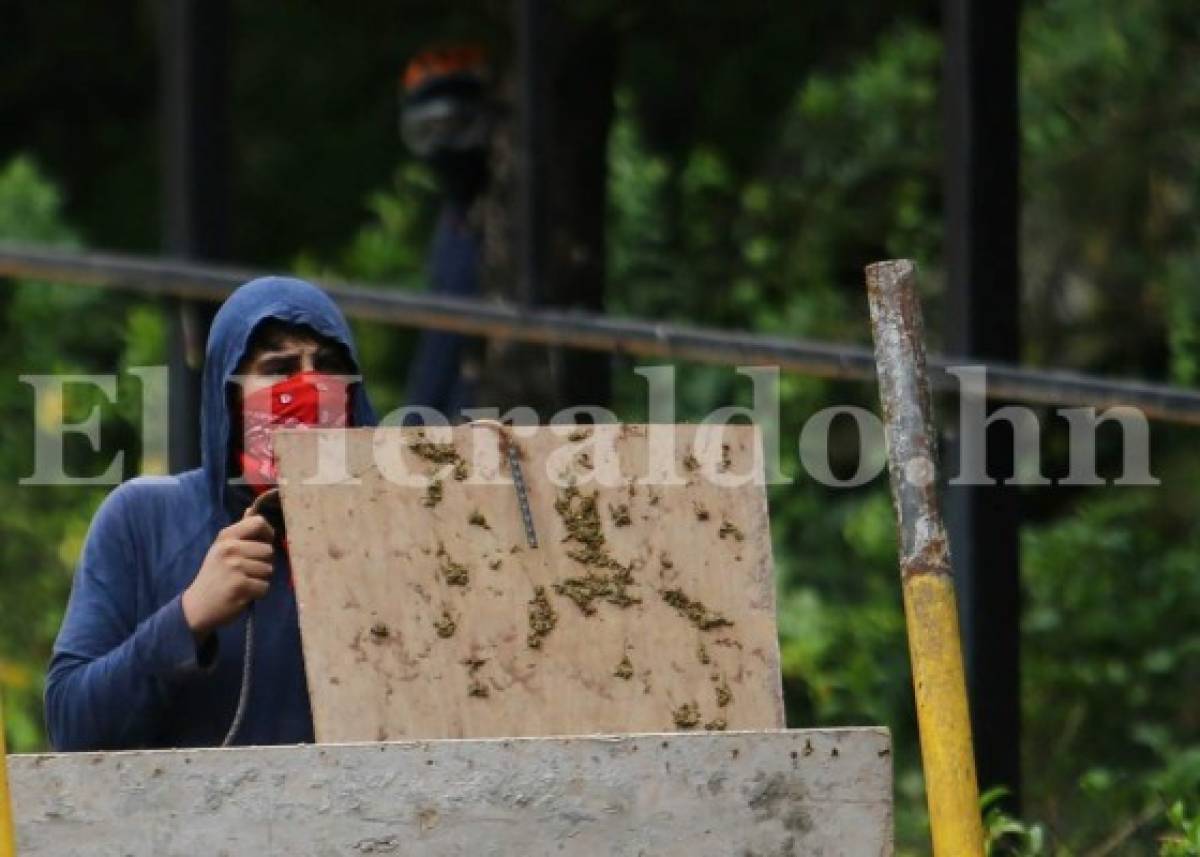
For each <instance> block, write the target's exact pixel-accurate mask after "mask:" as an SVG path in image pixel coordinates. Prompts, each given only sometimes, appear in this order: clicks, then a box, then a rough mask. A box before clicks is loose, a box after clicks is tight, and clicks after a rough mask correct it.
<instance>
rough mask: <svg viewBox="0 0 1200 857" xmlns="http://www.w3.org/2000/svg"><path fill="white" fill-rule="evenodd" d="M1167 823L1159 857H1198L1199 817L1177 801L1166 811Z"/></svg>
mask: <svg viewBox="0 0 1200 857" xmlns="http://www.w3.org/2000/svg"><path fill="white" fill-rule="evenodd" d="M1167 823H1168V825H1169V826H1170V827H1169V831H1168V832H1167V833H1166V834H1165V835H1164V836H1163V838H1162V847H1161V849H1160V850H1159V852H1158V853H1159V857H1200V815H1198V814H1197V813H1196V812H1195V811H1190V812H1189V811H1188V808H1187V807H1186V806H1185V805H1184V803H1183V801H1181V800H1177V801H1175V803H1173V804H1171V808H1170V809H1168V810H1167Z"/></svg>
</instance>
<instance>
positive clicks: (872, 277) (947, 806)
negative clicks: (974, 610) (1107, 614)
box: [867, 260, 984, 857]
mask: <svg viewBox="0 0 1200 857" xmlns="http://www.w3.org/2000/svg"><path fill="white" fill-rule="evenodd" d="M916 280H917V274H916V266H915V265H914V264H913V263H912V262H910V261H907V260H899V261H891V262H878V263H876V264H874V265H870V266H868V268H867V297H868V300H869V302H870V306H871V327H872V333H873V335H874V338H875V365H876V371H877V374H878V377H879V398H880V402H881V403H882V405H883V422H884V438H885V440H886V442H887V454H888V474H889V477H890V482H891V486H892V504H893V506H894V508H895V511H896V530H897V534H898V536H899V544H900V575H901V580H902V584H903V587H904V617H905V624H906V626H907V628H908V651H909V659H910V660H911V662H912V674H913V689H914V691H915V694H916V700H917V724H918V726H919V728H920V732H921V761H922V763H923V765H924V768H925V796H926V800H927V801H928V803H929V823H930V828H931V831H932V834H933V853H934V857H983V849H984V846H983V824H982V820H981V818H980V810H979V786H978V784H977V782H976V780H975V754H974V748H973V747H972V744H971V717H970V712H969V710H968V707H967V685H966V680H965V676H964V672H963V659H962V644H961V641H960V638H959V632H958V608H957V606H956V604H955V598H954V581H953V578H952V577H951V573H950V550H949V545H948V542H947V538H946V528H945V525H944V524H943V522H942V512H941V506H940V504H939V502H938V494H937V470H936V466H937V465H936V445H935V440H934V438H935V436H936V435H935V432H934V429H933V408H932V402H931V401H930V394H929V377H928V374H927V372H926V367H925V343H924V325H923V323H922V320H921V304H920V301H919V300H918V298H917V287H916Z"/></svg>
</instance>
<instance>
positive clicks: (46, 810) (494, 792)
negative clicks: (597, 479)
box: [10, 729, 892, 857]
mask: <svg viewBox="0 0 1200 857" xmlns="http://www.w3.org/2000/svg"><path fill="white" fill-rule="evenodd" d="M10 777H11V781H12V790H13V799H14V804H15V810H16V816H17V841H18V849H17V850H18V853H19V854H21V857H62V855H76V854H81V855H82V854H87V855H100V857H108V856H109V855H112V857H117V855H120V857H126V855H146V856H147V857H150V855H154V857H167V856H168V855H180V857H184V856H185V855H186V857H196V855H255V857H263V855H272V854H288V855H313V857H326V855H329V857H333V855H353V857H360V856H361V855H364V854H397V855H399V854H436V855H464V857H465V855H471V857H481V856H482V855H521V857H525V855H549V854H564V853H565V854H573V855H628V857H635V855H645V857H650V856H651V855H653V857H674V855H679V857H701V855H720V857H729V855H738V857H750V855H754V857H779V855H792V854H801V855H821V857H838V855H845V857H875V855H890V854H891V853H892V766H891V741H890V737H889V735H888V733H887V731H886V730H884V729H840V730H788V731H773V732H728V733H688V734H677V733H672V734H661V735H659V734H639V735H622V736H613V737H606V736H585V737H571V738H517V739H482V740H441V741H417V742H398V743H380V744H339V745H306V746H294V747H255V748H241V749H231V750H207V749H206V750H168V751H138V752H126V753H79V754H60V755H32V756H13V757H11V758H10Z"/></svg>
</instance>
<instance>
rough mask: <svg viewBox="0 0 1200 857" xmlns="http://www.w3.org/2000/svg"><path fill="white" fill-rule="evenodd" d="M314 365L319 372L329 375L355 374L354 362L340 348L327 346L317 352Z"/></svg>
mask: <svg viewBox="0 0 1200 857" xmlns="http://www.w3.org/2000/svg"><path fill="white" fill-rule="evenodd" d="M313 365H314V366H315V367H316V369H317V371H318V372H325V373H327V374H329V375H353V374H355V372H354V362H353V361H352V360H351V359H350V357H349V355H347V354H346V353H345V352H344V351H343V350H342V349H340V348H331V347H325V348H322V349H321V350H320V351H318V352H317V357H316V360H314V361H313Z"/></svg>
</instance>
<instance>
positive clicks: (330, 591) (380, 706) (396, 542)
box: [276, 425, 784, 742]
mask: <svg viewBox="0 0 1200 857" xmlns="http://www.w3.org/2000/svg"><path fill="white" fill-rule="evenodd" d="M508 431H509V432H512V433H513V434H512V435H511V437H512V442H513V443H515V445H516V448H517V450H518V451H519V452H518V454H519V456H520V461H521V467H522V470H523V472H524V475H525V481H526V482H527V485H528V497H529V505H530V511H531V513H532V518H533V522H534V526H535V530H536V535H537V539H538V542H539V545H538V547H536V548H531V547H530V545H529V544H528V542H527V538H526V533H525V529H524V527H523V525H522V521H521V515H520V509H519V506H518V501H517V494H516V491H515V490H514V487H513V484H512V481H511V480H510V479H509V472H510V471H509V467H508V464H507V459H506V457H505V456H504V454H503V452H502V447H501V438H500V435H499V433H498V428H497V427H494V426H486V425H465V426H457V427H454V428H452V429H451V428H448V427H443V428H429V429H416V428H403V429H401V428H386V429H378V430H371V429H356V430H351V431H343V432H337V431H329V432H326V431H296V432H284V433H281V434H280V435H279V437H278V438H277V442H276V450H277V454H278V456H279V460H280V471H281V473H282V475H283V479H284V484H283V486H282V496H283V506H284V513H285V517H286V520H287V527H288V543H289V550H290V554H291V560H292V567H293V575H294V579H295V586H296V594H297V599H298V602H299V606H300V623H301V630H302V634H303V640H304V657H305V663H306V669H307V672H308V682H309V692H310V696H311V699H312V706H313V717H314V722H315V726H316V737H317V740H318V741H322V742H343V741H361V740H384V739H397V738H481V737H497V736H536V735H571V734H590V733H619V732H658V731H670V730H676V729H705V728H708V729H714V730H719V729H731V730H749V729H774V728H780V727H782V726H783V725H784V722H783V704H782V695H781V688H780V674H779V650H778V642H777V638H776V623H775V589H774V575H773V566H772V558H771V542H770V532H769V521H768V514H767V501H766V493H765V488H764V486H763V485H762V484H761V482H762V480H761V474H762V449H761V438H760V435H759V433H758V430H757V428H755V427H753V426H747V425H731V426H724V427H718V428H716V429H713V428H704V427H697V426H667V425H654V426H638V425H623V426H622V425H601V426H588V427H567V426H555V427H537V428H532V427H527V428H521V429H509V430H508ZM652 450H653V455H651V451H652ZM651 463H652V464H653V467H651V466H650V464H651ZM756 477H757V478H756Z"/></svg>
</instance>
